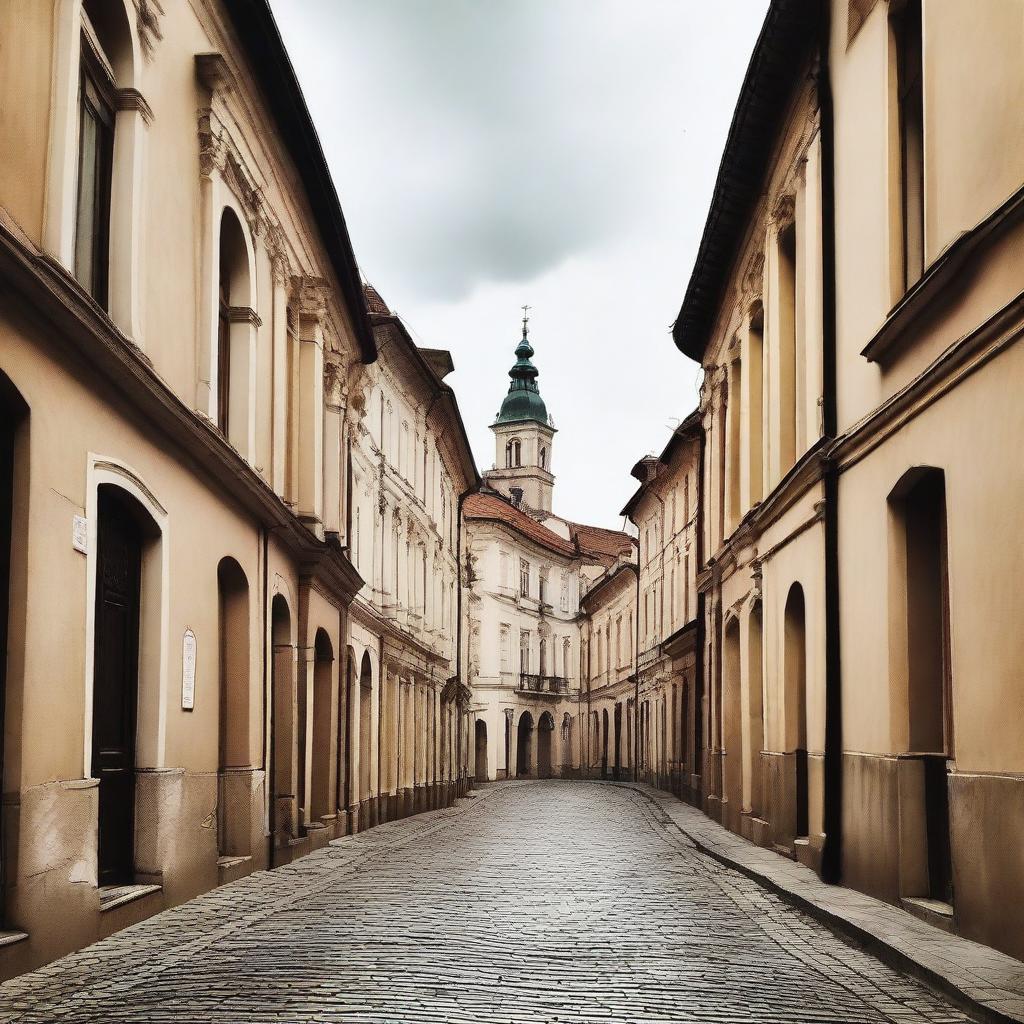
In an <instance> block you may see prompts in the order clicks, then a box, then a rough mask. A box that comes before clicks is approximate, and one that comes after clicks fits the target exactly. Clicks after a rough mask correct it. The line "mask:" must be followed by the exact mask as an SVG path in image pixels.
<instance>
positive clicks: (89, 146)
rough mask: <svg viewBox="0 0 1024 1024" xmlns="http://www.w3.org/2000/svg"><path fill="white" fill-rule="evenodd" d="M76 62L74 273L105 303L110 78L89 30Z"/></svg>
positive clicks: (111, 105) (111, 132)
mask: <svg viewBox="0 0 1024 1024" xmlns="http://www.w3.org/2000/svg"><path fill="white" fill-rule="evenodd" d="M81 65H82V77H81V82H80V85H79V99H78V103H79V110H78V114H79V147H78V201H77V210H76V217H75V277H76V278H77V279H78V282H79V284H81V286H82V287H83V288H84V289H85V290H86V291H87V292H88V293H89V294H90V295H91V296H92V297H93V298H94V299H95V300H96V301H97V302H98V303H99V304H100V305H101V306H103V307H104V308H106V305H107V272H108V263H109V258H110V188H111V180H112V174H113V165H114V108H115V103H114V81H113V77H112V75H111V73H110V71H109V69H108V65H107V64H106V61H105V60H104V59H103V56H102V53H101V51H100V50H99V46H98V44H97V43H96V42H95V40H94V39H93V38H92V37H91V33H89V32H85V33H83V34H82V59H81Z"/></svg>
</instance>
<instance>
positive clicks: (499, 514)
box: [462, 492, 577, 558]
mask: <svg viewBox="0 0 1024 1024" xmlns="http://www.w3.org/2000/svg"><path fill="white" fill-rule="evenodd" d="M462 515H463V517H464V518H466V519H476V520H490V521H491V522H497V523H503V524H504V525H505V526H511V527H512V529H513V530H516V531H517V532H518V533H521V534H522V535H523V536H524V537H527V538H529V539H530V540H532V541H536V542H537V543H538V544H541V545H543V546H544V547H546V548H550V549H551V550H552V551H557V552H558V553H559V554H562V555H566V556H568V557H569V558H571V557H573V556H574V555H575V554H576V553H577V551H576V546H575V545H574V544H573V543H572V542H571V541H568V540H566V539H565V538H564V537H559V536H558V534H557V533H554V532H553V531H552V530H549V529H548V528H547V527H546V526H541V524H540V523H538V522H537V520H536V519H534V518H533V517H532V516H528V515H527V514H526V513H525V512H524V511H523V510H522V509H521V508H516V507H515V505H513V504H512V503H511V502H510V501H508V500H507V499H505V498H503V497H501V495H498V494H486V493H481V492H478V493H476V494H471V495H469V497H468V498H466V501H465V503H464V504H463V506H462Z"/></svg>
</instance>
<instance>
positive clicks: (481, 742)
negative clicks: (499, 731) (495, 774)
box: [474, 718, 487, 782]
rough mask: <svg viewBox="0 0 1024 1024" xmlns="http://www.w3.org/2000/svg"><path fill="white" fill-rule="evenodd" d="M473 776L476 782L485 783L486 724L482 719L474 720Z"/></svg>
mask: <svg viewBox="0 0 1024 1024" xmlns="http://www.w3.org/2000/svg"><path fill="white" fill-rule="evenodd" d="M474 775H475V776H476V781H477V782H486V781H487V723H486V722H485V721H484V720H483V719H482V718H478V719H477V720H476V770H475V772H474Z"/></svg>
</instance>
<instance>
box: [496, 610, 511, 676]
mask: <svg viewBox="0 0 1024 1024" xmlns="http://www.w3.org/2000/svg"><path fill="white" fill-rule="evenodd" d="M511 635H512V627H511V626H510V625H509V624H508V623H507V622H503V623H502V624H501V626H500V628H499V638H498V639H499V651H500V654H501V671H502V672H508V671H509V669H510V668H511V667H512V666H511V664H509V662H510V659H511V657H512V652H511V650H510V646H511Z"/></svg>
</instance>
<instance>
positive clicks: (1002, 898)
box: [842, 753, 1024, 959]
mask: <svg viewBox="0 0 1024 1024" xmlns="http://www.w3.org/2000/svg"><path fill="white" fill-rule="evenodd" d="M922 775H923V772H922V768H921V762H920V760H918V759H915V758H912V757H895V756H871V755H866V754H849V753H848V754H844V756H843V851H842V854H843V857H842V872H843V877H842V880H843V884H844V885H848V886H850V887H852V888H855V889H860V890H861V891H863V892H867V893H870V894H871V895H872V896H877V897H879V898H880V899H884V900H886V901H888V902H890V903H895V904H897V905H899V904H900V902H901V900H902V899H904V898H913V897H919V896H923V895H926V894H927V891H928V869H927V847H926V845H925V840H924V835H925V828H926V825H925V810H924V800H923V786H922V782H921V779H922ZM948 786H949V819H950V851H951V854H952V861H953V930H954V931H955V932H956V933H957V934H959V935H963V936H964V937H965V938H969V939H974V940H975V941H976V942H981V943H983V944H985V945H987V946H994V947H995V948H996V949H999V950H1002V951H1003V952H1005V953H1008V954H1009V955H1010V956H1014V957H1017V958H1018V959H1024V915H1022V914H1021V913H1020V908H1021V907H1022V906H1024V860H1022V858H1021V855H1020V843H1019V837H1020V836H1021V834H1024V777H1022V776H1019V775H1017V776H1014V775H985V774H973V773H968V772H956V771H954V772H951V773H950V775H949V778H948Z"/></svg>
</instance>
